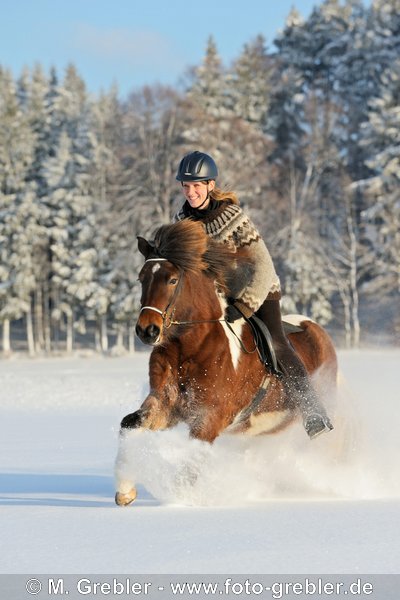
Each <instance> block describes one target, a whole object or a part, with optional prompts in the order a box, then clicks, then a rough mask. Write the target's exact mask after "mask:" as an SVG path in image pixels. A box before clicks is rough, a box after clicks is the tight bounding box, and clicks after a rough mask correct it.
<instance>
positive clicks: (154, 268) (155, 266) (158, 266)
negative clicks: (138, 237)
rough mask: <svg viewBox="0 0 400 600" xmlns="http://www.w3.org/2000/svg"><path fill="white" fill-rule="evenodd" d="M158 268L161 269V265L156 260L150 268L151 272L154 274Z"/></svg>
mask: <svg viewBox="0 0 400 600" xmlns="http://www.w3.org/2000/svg"><path fill="white" fill-rule="evenodd" d="M159 269H161V265H160V263H158V262H157V263H156V264H155V265H154V267H153V268H152V270H151V272H152V273H153V274H154V273H157V271H158V270H159Z"/></svg>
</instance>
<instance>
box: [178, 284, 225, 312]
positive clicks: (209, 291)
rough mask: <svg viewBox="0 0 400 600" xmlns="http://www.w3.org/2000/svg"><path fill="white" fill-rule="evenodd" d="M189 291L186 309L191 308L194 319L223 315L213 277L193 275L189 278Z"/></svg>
mask: <svg viewBox="0 0 400 600" xmlns="http://www.w3.org/2000/svg"><path fill="white" fill-rule="evenodd" d="M187 291H188V299H185V304H186V309H189V312H190V314H191V318H192V319H193V320H194V319H196V320H206V319H210V320H214V319H220V318H221V317H222V306H221V302H220V300H219V297H218V294H217V289H216V286H215V283H214V281H213V280H212V279H210V278H208V277H206V276H205V275H202V276H198V277H192V278H190V279H189V280H188V284H187Z"/></svg>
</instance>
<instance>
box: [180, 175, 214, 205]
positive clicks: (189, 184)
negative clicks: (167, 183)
mask: <svg viewBox="0 0 400 600" xmlns="http://www.w3.org/2000/svg"><path fill="white" fill-rule="evenodd" d="M214 186H215V181H184V182H183V184H182V190H183V195H184V196H185V198H186V200H187V201H188V202H189V204H190V206H191V207H192V208H200V209H201V210H203V209H204V208H207V206H208V205H209V203H210V198H207V196H208V194H209V193H210V192H211V190H213V189H214Z"/></svg>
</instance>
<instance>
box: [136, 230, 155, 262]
mask: <svg viewBox="0 0 400 600" xmlns="http://www.w3.org/2000/svg"><path fill="white" fill-rule="evenodd" d="M137 241H138V248H139V252H141V253H142V254H143V256H144V257H145V258H147V257H148V256H149V254H150V252H151V251H152V250H154V248H153V246H152V245H151V244H149V242H148V241H147V240H145V239H144V238H143V237H140V235H138V236H137Z"/></svg>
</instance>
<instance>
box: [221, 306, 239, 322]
mask: <svg viewBox="0 0 400 600" xmlns="http://www.w3.org/2000/svg"><path fill="white" fill-rule="evenodd" d="M225 319H226V320H227V321H228V323H234V322H235V321H237V320H238V319H243V315H242V313H241V312H240V311H239V310H238V309H237V308H236V306H235V305H234V304H228V306H227V307H226V309H225Z"/></svg>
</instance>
